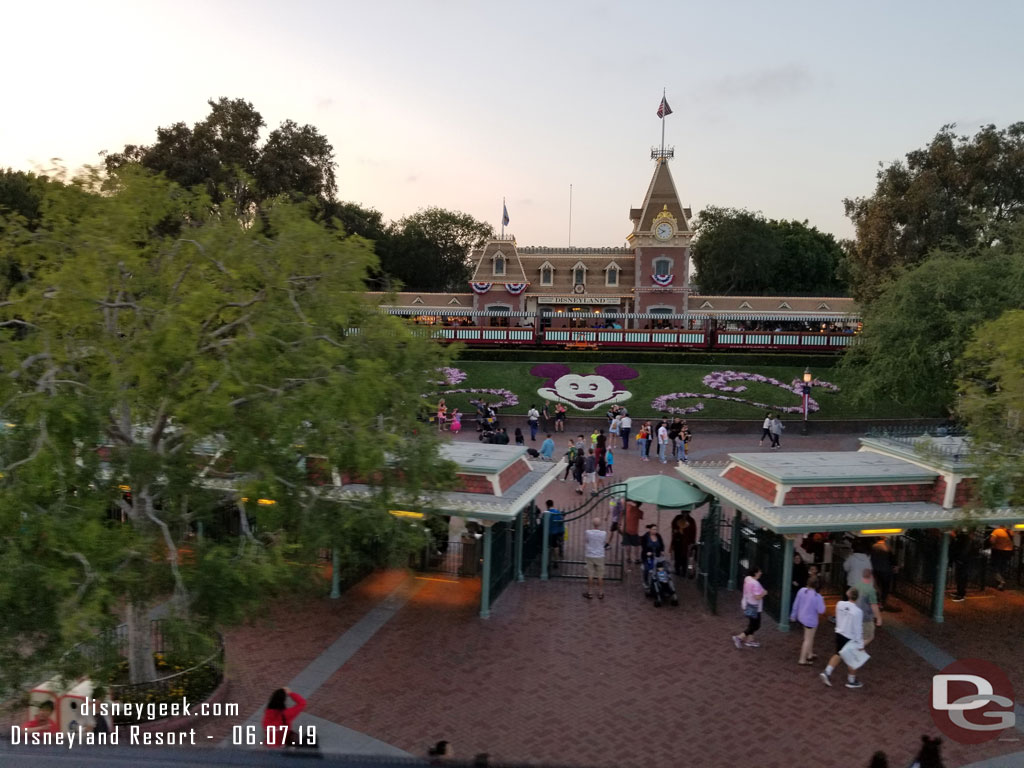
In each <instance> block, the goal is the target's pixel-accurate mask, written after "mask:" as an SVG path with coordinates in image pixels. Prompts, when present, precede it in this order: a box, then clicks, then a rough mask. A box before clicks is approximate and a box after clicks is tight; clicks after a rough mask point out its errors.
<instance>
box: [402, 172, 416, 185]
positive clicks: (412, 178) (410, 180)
mask: <svg viewBox="0 0 1024 768" xmlns="http://www.w3.org/2000/svg"><path fill="white" fill-rule="evenodd" d="M418 179H419V176H417V175H416V174H412V175H410V176H406V177H405V182H406V184H412V183H414V182H416V181H417V180H418Z"/></svg>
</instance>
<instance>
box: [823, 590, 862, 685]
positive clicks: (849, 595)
mask: <svg viewBox="0 0 1024 768" xmlns="http://www.w3.org/2000/svg"><path fill="white" fill-rule="evenodd" d="M859 597H860V592H858V591H857V588H856V587H850V588H849V589H848V590H846V599H845V600H840V601H839V602H838V603H836V652H835V653H834V654H833V655H832V658H831V659H829V660H828V666H826V667H825V671H824V672H822V673H821V675H820V677H821V681H822V682H823V683H825V685H827V686H828V687H829V688H831V687H832V672H833V671H834V670H835V668H836V667H838V666H839V662H840V661H842V656H840V655H839V652H840V651H841V650H842V649H843V646H845V645H846V644H847V643H848V642H850V641H851V640H852V641H853V642H854V644H855V645H856V647H857V648H858V649H860V650H862V651H863V650H864V611H862V610H861V609H860V608H859V607H857V598H859ZM846 668H847V675H846V687H847V688H863V687H864V683H862V682H861V681H860V680H858V679H857V667H851V666H850V665H849V664H847V665H846Z"/></svg>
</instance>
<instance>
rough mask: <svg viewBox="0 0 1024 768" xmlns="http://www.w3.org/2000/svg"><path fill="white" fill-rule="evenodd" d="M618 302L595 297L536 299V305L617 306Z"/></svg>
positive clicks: (548, 297) (546, 297)
mask: <svg viewBox="0 0 1024 768" xmlns="http://www.w3.org/2000/svg"><path fill="white" fill-rule="evenodd" d="M619 301H620V300H619V299H616V298H607V297H605V298H600V297H597V296H544V297H539V298H538V299H537V303H538V304H618V303H619Z"/></svg>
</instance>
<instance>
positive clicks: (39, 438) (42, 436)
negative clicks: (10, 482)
mask: <svg viewBox="0 0 1024 768" xmlns="http://www.w3.org/2000/svg"><path fill="white" fill-rule="evenodd" d="M49 439H50V436H49V434H48V433H47V431H46V416H45V414H44V415H43V416H42V417H41V418H40V419H39V434H38V435H36V442H35V445H33V446H32V452H31V453H29V455H28V456H26V457H25V458H24V459H19V460H18V461H15V462H13V463H11V464H8V465H7V466H6V467H4V468H3V472H4V474H7V473H8V472H11V471H12V470H14V469H16V468H17V467H20V466H21V465H22V464H28V463H29V462H30V461H35V459H36V458H38V457H39V454H40V453H41V452H42V450H43V446H44V445H46V443H47V441H48V440H49Z"/></svg>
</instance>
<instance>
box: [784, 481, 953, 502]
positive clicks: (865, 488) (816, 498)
mask: <svg viewBox="0 0 1024 768" xmlns="http://www.w3.org/2000/svg"><path fill="white" fill-rule="evenodd" d="M934 493H935V485H934V484H933V483H915V484H913V485H833V486H802V487H799V488H793V489H792V490H790V491H789V492H788V493H787V494H786V500H785V503H786V504H882V503H885V502H894V501H931V500H932V497H933V495H934Z"/></svg>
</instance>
